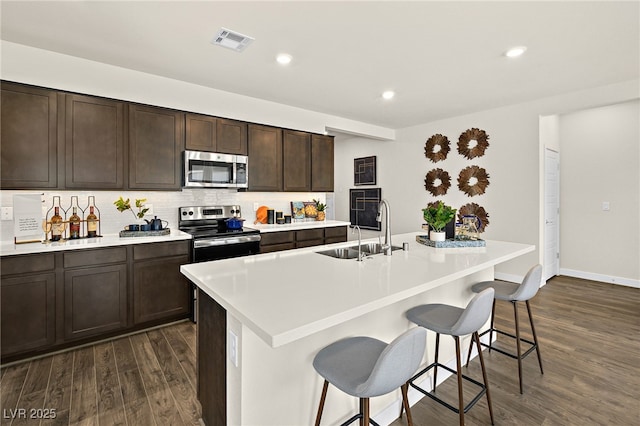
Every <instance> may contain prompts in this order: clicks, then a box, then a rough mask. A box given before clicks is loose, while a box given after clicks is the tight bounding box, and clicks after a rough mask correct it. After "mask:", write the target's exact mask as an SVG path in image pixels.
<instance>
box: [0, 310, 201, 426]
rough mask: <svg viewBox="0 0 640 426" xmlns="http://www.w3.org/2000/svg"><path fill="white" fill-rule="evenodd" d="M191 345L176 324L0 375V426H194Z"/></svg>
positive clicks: (186, 330) (187, 327)
mask: <svg viewBox="0 0 640 426" xmlns="http://www.w3.org/2000/svg"><path fill="white" fill-rule="evenodd" d="M195 340H196V332H195V325H194V324H192V323H190V322H182V323H178V324H173V325H170V326H167V327H164V328H158V329H154V330H149V331H147V332H144V333H140V334H136V335H132V336H128V337H123V338H120V339H117V340H112V341H109V342H103V343H98V344H95V345H92V346H87V347H84V348H80V349H76V350H73V351H69V352H64V353H60V354H56V355H52V356H48V357H44V358H40V359H36V360H33V361H26V362H24V363H20V364H14V365H11V366H9V367H6V368H3V369H2V370H1V376H0V377H1V379H0V380H1V381H0V401H1V404H2V405H1V407H2V417H1V418H0V424H1V425H109V426H111V425H128V426H137V425H145V426H146V425H200V423H199V419H200V416H201V415H200V403H199V402H198V400H197V398H196V354H195V347H196V345H195ZM20 409H24V410H25V411H20ZM50 409H53V410H54V411H55V417H54V418H42V417H47V416H46V415H47V414H49V416H48V417H53V416H51V414H52V412H51V411H48V410H50ZM16 410H18V411H16ZM36 410H41V411H36ZM33 417H36V418H33Z"/></svg>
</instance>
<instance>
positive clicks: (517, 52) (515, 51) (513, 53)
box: [504, 46, 527, 58]
mask: <svg viewBox="0 0 640 426" xmlns="http://www.w3.org/2000/svg"><path fill="white" fill-rule="evenodd" d="M526 50H527V48H526V47H525V46H517V47H512V48H511V49H509V50H507V51H506V52H505V54H504V55H505V56H506V57H507V58H517V57H518V56H521V55H522V54H523V53H524V52H526Z"/></svg>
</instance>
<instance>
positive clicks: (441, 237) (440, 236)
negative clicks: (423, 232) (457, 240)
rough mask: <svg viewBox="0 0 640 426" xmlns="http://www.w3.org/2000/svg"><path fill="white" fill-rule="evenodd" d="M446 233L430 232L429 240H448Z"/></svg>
mask: <svg viewBox="0 0 640 426" xmlns="http://www.w3.org/2000/svg"><path fill="white" fill-rule="evenodd" d="M446 235H447V234H446V233H445V232H444V231H442V232H436V231H433V230H432V231H430V232H429V239H430V240H431V241H444V240H446Z"/></svg>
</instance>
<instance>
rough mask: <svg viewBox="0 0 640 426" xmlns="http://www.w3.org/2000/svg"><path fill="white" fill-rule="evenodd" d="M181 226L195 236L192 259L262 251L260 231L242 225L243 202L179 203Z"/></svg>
mask: <svg viewBox="0 0 640 426" xmlns="http://www.w3.org/2000/svg"><path fill="white" fill-rule="evenodd" d="M178 217H179V223H178V228H179V229H180V230H181V231H183V232H186V233H189V234H191V235H192V236H193V245H192V247H193V249H192V250H193V251H192V261H193V262H206V261H209V260H220V259H228V258H231V257H239V256H248V255H251V254H256V253H258V252H259V251H260V231H258V230H257V229H251V228H246V227H244V226H242V222H243V219H241V217H242V213H241V211H240V206H194V207H180V209H179V210H178Z"/></svg>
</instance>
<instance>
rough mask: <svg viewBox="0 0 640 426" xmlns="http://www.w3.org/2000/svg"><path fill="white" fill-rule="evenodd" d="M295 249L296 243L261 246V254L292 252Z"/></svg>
mask: <svg viewBox="0 0 640 426" xmlns="http://www.w3.org/2000/svg"><path fill="white" fill-rule="evenodd" d="M294 248H296V244H295V243H294V242H290V243H282V244H269V245H267V246H260V253H272V252H274V251H282V250H291V249H294Z"/></svg>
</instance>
